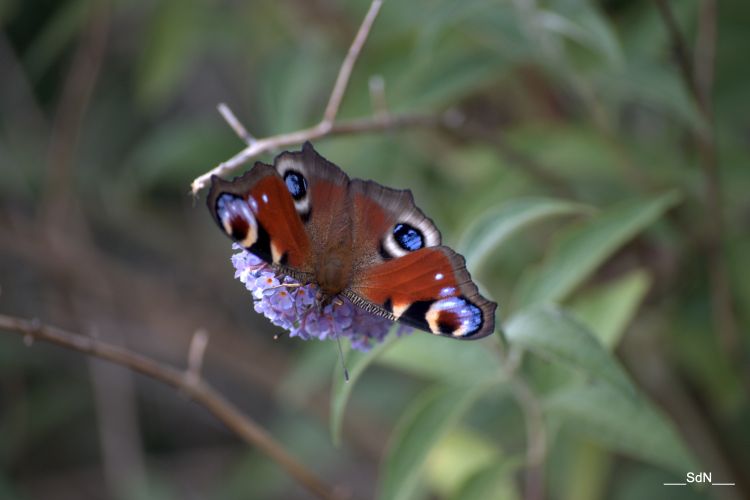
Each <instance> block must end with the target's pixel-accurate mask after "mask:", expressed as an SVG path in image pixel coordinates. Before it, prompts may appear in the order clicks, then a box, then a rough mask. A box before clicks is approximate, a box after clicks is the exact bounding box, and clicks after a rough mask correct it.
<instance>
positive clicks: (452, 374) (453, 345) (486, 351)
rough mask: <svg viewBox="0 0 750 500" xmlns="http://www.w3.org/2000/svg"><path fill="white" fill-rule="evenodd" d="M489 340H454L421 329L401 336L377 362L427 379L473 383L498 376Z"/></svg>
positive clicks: (496, 362)
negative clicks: (423, 331) (426, 332)
mask: <svg viewBox="0 0 750 500" xmlns="http://www.w3.org/2000/svg"><path fill="white" fill-rule="evenodd" d="M495 341H496V340H495V339H492V340H483V341H479V342H456V341H455V340H454V339H449V338H444V337H436V336H434V335H430V334H425V333H422V332H414V333H412V334H411V335H408V336H403V337H401V338H400V339H399V341H398V342H396V344H395V345H394V346H393V348H392V349H388V351H386V352H384V353H383V355H382V356H380V357H379V358H378V363H382V364H384V365H386V366H389V367H392V368H396V369H398V370H401V371H404V372H407V373H411V374H414V375H417V376H421V377H426V378H430V379H443V380H450V381H451V382H453V383H461V382H465V383H468V384H472V385H473V384H475V383H476V382H477V381H479V380H486V379H488V378H493V377H497V376H498V372H499V357H498V356H497V355H496V354H495V353H493V352H492V345H491V343H492V342H495Z"/></svg>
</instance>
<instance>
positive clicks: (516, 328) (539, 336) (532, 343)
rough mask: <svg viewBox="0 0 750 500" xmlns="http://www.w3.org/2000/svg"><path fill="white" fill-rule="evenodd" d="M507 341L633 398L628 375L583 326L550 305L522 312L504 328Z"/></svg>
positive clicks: (633, 391)
mask: <svg viewBox="0 0 750 500" xmlns="http://www.w3.org/2000/svg"><path fill="white" fill-rule="evenodd" d="M505 336H506V338H507V339H508V342H510V343H512V344H515V345H519V346H522V347H525V348H527V349H529V350H531V351H534V352H536V353H538V354H540V355H542V356H545V357H548V358H551V359H553V360H557V361H559V362H562V363H564V364H566V365H568V366H570V367H572V368H576V369H579V370H583V371H584V372H586V373H588V374H590V375H593V376H594V377H598V378H601V379H603V380H606V381H607V382H609V383H610V384H612V385H614V386H616V387H618V388H620V389H621V390H623V391H624V392H625V393H626V394H629V395H631V396H632V395H634V394H635V389H634V388H633V386H632V384H631V383H630V380H629V379H628V376H627V375H626V374H625V372H624V371H623V370H622V368H620V365H619V364H618V363H617V361H616V360H615V359H614V358H613V357H612V356H611V355H610V354H609V353H608V352H607V351H606V350H605V349H604V347H603V346H602V344H601V343H600V342H599V340H598V339H597V338H596V337H595V336H594V335H593V334H592V333H591V332H589V331H588V330H587V329H586V327H584V326H583V325H582V324H580V323H578V322H577V321H575V320H574V319H573V318H572V317H570V316H569V315H567V314H565V313H564V312H562V311H561V310H560V309H557V308H554V307H553V306H540V307H536V308H533V309H530V310H526V311H523V312H521V313H519V314H517V315H516V316H514V317H513V318H511V320H510V321H509V322H508V324H507V326H506V328H505Z"/></svg>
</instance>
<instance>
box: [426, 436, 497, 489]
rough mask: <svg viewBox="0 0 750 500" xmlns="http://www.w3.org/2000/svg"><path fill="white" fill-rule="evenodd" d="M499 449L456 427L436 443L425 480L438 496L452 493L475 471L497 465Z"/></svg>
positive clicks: (481, 438) (428, 462) (483, 438)
mask: <svg viewBox="0 0 750 500" xmlns="http://www.w3.org/2000/svg"><path fill="white" fill-rule="evenodd" d="M498 455H499V453H498V449H497V446H494V445H493V443H492V442H491V441H490V440H488V439H487V437H486V436H482V435H480V434H478V433H477V432H474V431H472V430H471V429H468V428H461V427H459V428H456V429H454V430H452V431H451V432H449V433H448V434H447V435H446V436H445V437H443V439H441V440H440V442H438V443H437V444H436V445H435V447H434V449H433V450H432V453H430V456H429V458H428V460H427V464H426V470H425V475H426V478H427V481H428V482H429V484H430V485H431V486H433V487H434V489H435V491H436V492H437V493H438V494H440V496H441V497H448V496H451V495H453V494H455V493H457V490H458V489H459V488H460V487H461V485H462V484H463V483H464V482H465V481H466V480H467V479H468V478H469V477H470V476H471V475H473V474H474V473H475V472H477V471H478V470H480V469H483V468H485V467H487V466H488V465H490V464H495V463H497V460H498Z"/></svg>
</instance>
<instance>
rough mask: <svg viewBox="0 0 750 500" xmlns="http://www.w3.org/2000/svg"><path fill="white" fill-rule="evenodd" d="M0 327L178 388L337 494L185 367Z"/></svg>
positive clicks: (33, 330) (11, 325) (15, 324)
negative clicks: (102, 360)
mask: <svg viewBox="0 0 750 500" xmlns="http://www.w3.org/2000/svg"><path fill="white" fill-rule="evenodd" d="M0 329H2V330H7V331H9V332H14V333H17V334H20V335H22V336H23V337H24V340H25V341H26V343H27V344H30V343H31V342H33V341H34V340H41V341H44V342H50V343H53V344H57V345H59V346H62V347H65V348H68V349H72V350H74V351H78V352H82V353H84V354H88V355H90V356H95V357H97V358H101V359H105V360H107V361H110V362H112V363H115V364H118V365H121V366H124V367H126V368H129V369H130V370H133V371H135V372H138V373H141V374H143V375H146V376H147V377H150V378H153V379H155V380H159V381H160V382H163V383H165V384H167V385H169V386H172V387H174V388H176V389H178V390H179V391H180V392H181V393H183V394H185V395H187V396H188V397H190V398H191V399H192V400H193V401H195V402H196V403H198V404H200V405H201V406H203V407H204V408H206V409H207V410H208V411H209V412H211V413H212V414H213V415H214V416H215V417H216V418H218V419H219V420H221V421H222V422H223V423H224V425H226V426H227V427H228V428H229V429H230V430H231V431H232V432H234V433H235V434H237V435H238V436H239V437H240V438H242V439H243V440H244V441H245V442H247V443H248V444H250V445H253V446H257V447H258V448H259V449H260V450H261V451H262V452H263V453H265V454H266V455H268V456H269V457H270V458H271V459H272V460H274V461H275V462H276V463H277V464H278V465H279V466H280V467H281V468H283V469H284V470H285V471H286V472H287V473H289V475H290V476H292V477H293V478H294V479H296V480H297V482H299V484H300V485H302V486H303V487H305V488H306V489H307V490H308V491H309V492H310V493H312V494H313V495H315V496H316V497H318V498H325V499H335V498H340V495H338V494H337V492H336V491H335V490H334V489H333V488H332V487H331V486H329V485H327V484H326V483H324V482H323V481H322V480H321V479H319V478H318V477H317V476H316V475H315V474H314V473H313V472H311V471H310V470H309V469H308V468H307V467H305V466H304V465H303V464H301V463H300V462H298V461H297V460H296V459H295V458H294V457H292V456H291V455H289V454H288V453H287V452H286V450H285V449H284V448H283V447H282V446H281V445H280V444H279V443H277V442H276V441H275V440H274V439H273V438H272V437H271V436H270V435H269V434H268V433H267V432H266V431H265V430H264V429H263V428H262V427H261V426H260V425H258V424H257V423H256V422H254V421H253V420H252V419H251V418H249V417H248V416H247V415H245V414H243V413H242V412H241V411H240V410H239V409H238V408H237V407H236V406H235V405H234V404H232V403H231V402H229V401H228V400H227V399H226V398H224V396H222V395H221V394H220V393H218V392H217V391H216V390H215V389H214V388H213V387H211V386H210V385H209V384H208V383H207V382H206V381H205V380H203V379H202V378H201V377H200V376H199V375H198V376H197V375H196V373H194V372H193V373H191V372H190V371H189V370H184V371H183V370H179V369H177V368H175V367H173V366H169V365H167V364H164V363H160V362H158V361H156V360H154V359H151V358H149V357H147V356H144V355H142V354H138V353H135V352H132V351H130V350H128V349H125V348H123V347H119V346H115V345H112V344H109V343H106V342H103V341H101V340H98V339H96V338H93V337H87V336H84V335H81V334H78V333H71V332H68V331H65V330H62V329H60V328H56V327H53V326H47V325H43V324H41V323H39V321H36V320H26V319H22V318H16V317H12V316H6V315H1V314H0Z"/></svg>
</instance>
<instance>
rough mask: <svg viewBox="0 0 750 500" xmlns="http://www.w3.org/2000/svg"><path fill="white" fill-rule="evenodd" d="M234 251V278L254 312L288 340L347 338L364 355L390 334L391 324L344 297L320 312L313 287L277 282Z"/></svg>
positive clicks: (257, 260) (286, 279)
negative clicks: (250, 300)
mask: <svg viewBox="0 0 750 500" xmlns="http://www.w3.org/2000/svg"><path fill="white" fill-rule="evenodd" d="M233 248H234V249H235V250H239V252H238V253H236V254H234V255H233V256H232V264H233V265H234V268H235V269H236V271H235V273H234V277H235V278H238V279H239V280H240V281H241V282H242V283H244V284H245V287H246V288H247V289H248V290H250V292H251V293H252V295H253V301H254V307H255V310H256V311H257V312H259V313H261V314H263V315H264V316H265V317H266V318H268V319H269V320H271V323H273V324H274V325H277V326H280V327H282V328H284V329H285V330H287V331H289V335H290V336H292V337H299V338H301V339H303V340H308V339H311V338H316V339H319V340H325V339H335V338H336V337H337V336H340V337H346V338H348V339H349V340H350V341H351V344H352V347H353V348H354V349H357V350H360V351H367V350H369V349H370V348H371V347H372V345H371V343H372V342H373V341H374V342H376V343H377V342H382V341H383V339H384V338H385V336H386V334H387V333H388V330H390V328H391V325H392V322H391V321H390V320H388V319H386V318H381V317H379V316H376V315H374V314H371V313H368V312H367V311H365V310H364V309H362V308H360V307H357V306H356V305H354V304H352V303H351V301H349V300H348V299H347V298H345V297H340V298H339V300H337V301H336V302H335V303H332V304H329V305H327V306H325V307H324V308H323V309H322V311H321V310H319V309H318V306H317V305H316V303H315V295H316V292H317V287H316V286H315V285H312V284H310V285H304V286H299V283H297V282H296V281H294V280H293V279H292V278H290V277H288V276H285V277H283V278H282V279H281V281H279V276H277V274H276V273H275V271H274V269H273V268H272V267H271V266H269V265H268V264H266V263H265V262H263V261H262V260H261V259H260V258H258V257H256V256H255V255H254V254H252V253H250V252H248V251H247V250H245V249H243V248H242V247H241V246H239V245H237V244H236V243H235V244H234V246H233ZM283 285H292V286H283ZM399 333H400V332H399Z"/></svg>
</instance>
